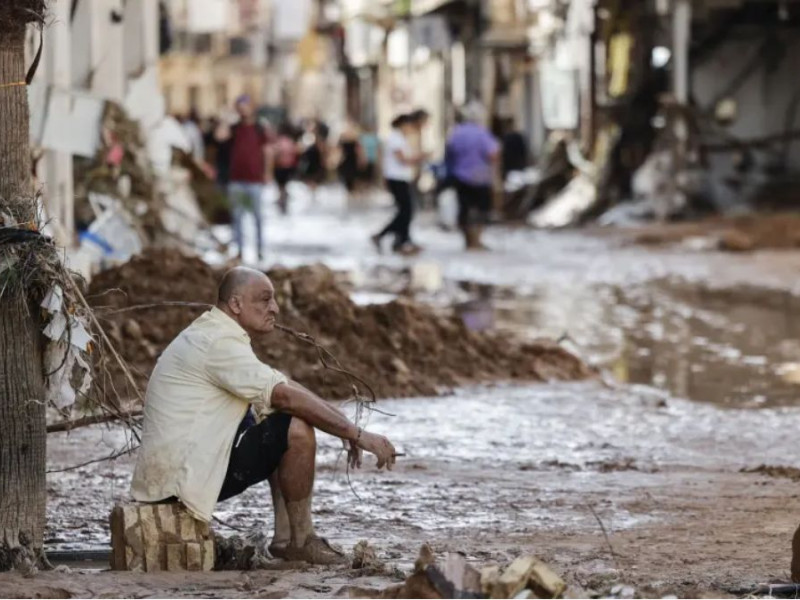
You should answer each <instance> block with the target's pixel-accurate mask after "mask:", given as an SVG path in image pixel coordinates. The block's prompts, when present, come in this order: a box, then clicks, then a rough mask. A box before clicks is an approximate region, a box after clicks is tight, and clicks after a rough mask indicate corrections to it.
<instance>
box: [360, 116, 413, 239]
mask: <svg viewBox="0 0 800 600" xmlns="http://www.w3.org/2000/svg"><path fill="white" fill-rule="evenodd" d="M415 131H416V124H415V122H414V120H413V119H412V118H411V117H410V116H409V115H400V116H398V117H396V118H395V119H394V121H392V131H391V133H389V135H388V137H387V138H386V143H385V146H384V152H383V176H384V179H385V180H386V187H387V188H389V192H391V194H392V197H393V198H394V202H395V205H396V207H397V213H396V214H395V216H394V218H393V219H392V220H391V221H390V222H389V224H388V225H387V226H386V227H384V228H383V229H382V230H381V231H380V232H379V233H377V234H375V235H374V236H372V243H373V244H375V247H376V248H377V249H378V252H381V250H382V248H381V241H382V240H383V238H384V237H385V236H386V235H387V234H389V233H392V234H394V244H392V249H393V250H394V251H395V252H399V253H401V254H416V253H417V252H419V251H420V247H419V246H417V245H415V244H414V243H412V241H411V220H412V219H413V216H414V203H413V196H412V191H411V185H412V182H413V180H414V169H415V167H417V166H418V165H420V164H421V163H422V162H423V161H424V160H425V158H426V157H425V155H424V154H419V153H414V151H413V150H412V148H411V143H410V142H409V137H410V136H412V135H413V134H414V132H415Z"/></svg>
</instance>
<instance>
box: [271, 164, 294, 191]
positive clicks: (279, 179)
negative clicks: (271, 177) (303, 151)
mask: <svg viewBox="0 0 800 600" xmlns="http://www.w3.org/2000/svg"><path fill="white" fill-rule="evenodd" d="M294 172H295V168H294V167H288V168H283V167H279V168H276V169H275V181H276V183H277V184H278V185H279V186H281V187H284V186H285V185H286V184H287V183H289V181H290V180H291V179H292V177H294Z"/></svg>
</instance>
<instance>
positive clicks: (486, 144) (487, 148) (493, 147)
mask: <svg viewBox="0 0 800 600" xmlns="http://www.w3.org/2000/svg"><path fill="white" fill-rule="evenodd" d="M499 148H500V144H499V143H498V141H497V140H496V139H495V137H494V136H493V135H492V134H491V133H489V132H488V131H487V132H486V134H485V136H484V141H483V151H484V152H485V153H486V156H491V155H492V154H494V153H495V152H497V151H498V149H499Z"/></svg>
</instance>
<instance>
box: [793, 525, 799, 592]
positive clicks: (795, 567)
mask: <svg viewBox="0 0 800 600" xmlns="http://www.w3.org/2000/svg"><path fill="white" fill-rule="evenodd" d="M792 581H793V582H795V583H800V527H798V528H797V531H795V532H794V537H793V538H792Z"/></svg>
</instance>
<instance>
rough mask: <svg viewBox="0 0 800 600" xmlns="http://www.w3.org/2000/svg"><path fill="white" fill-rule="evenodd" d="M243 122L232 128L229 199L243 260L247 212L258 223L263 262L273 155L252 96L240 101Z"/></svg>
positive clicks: (237, 107) (259, 254)
mask: <svg viewBox="0 0 800 600" xmlns="http://www.w3.org/2000/svg"><path fill="white" fill-rule="evenodd" d="M236 111H237V112H238V113H239V117H240V119H239V122H238V123H237V124H236V125H234V126H233V127H232V128H231V137H230V143H231V155H230V156H231V158H230V184H229V186H228V197H229V198H230V201H231V208H232V210H233V235H234V239H235V241H236V246H237V249H238V252H239V258H241V257H242V247H243V238H242V220H243V218H244V214H245V212H247V211H250V212H252V213H253V216H254V217H255V220H256V243H257V249H258V258H259V259H261V258H263V249H264V237H263V230H262V228H263V223H262V219H263V215H262V212H261V205H262V199H261V197H262V195H263V193H264V184H265V183H267V182H269V181H271V179H272V152H271V150H270V147H269V143H268V142H269V140H268V137H267V132H266V131H265V130H264V128H263V127H262V126H261V125H259V123H258V122H257V120H256V115H255V107H254V106H253V101H252V100H251V99H250V96H247V95H243V96H240V97H239V98H238V99H237V100H236Z"/></svg>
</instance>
